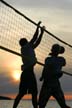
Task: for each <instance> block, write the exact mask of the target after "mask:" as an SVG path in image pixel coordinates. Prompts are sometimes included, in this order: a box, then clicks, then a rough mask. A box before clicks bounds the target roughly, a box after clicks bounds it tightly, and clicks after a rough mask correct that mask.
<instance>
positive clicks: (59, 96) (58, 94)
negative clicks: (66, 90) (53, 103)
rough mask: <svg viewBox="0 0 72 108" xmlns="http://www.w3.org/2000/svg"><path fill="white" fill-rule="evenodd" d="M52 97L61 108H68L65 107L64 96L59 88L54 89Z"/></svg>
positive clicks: (67, 107)
mask: <svg viewBox="0 0 72 108" xmlns="http://www.w3.org/2000/svg"><path fill="white" fill-rule="evenodd" d="M53 96H54V97H55V98H56V100H57V102H58V104H59V105H60V107H61V108H70V107H69V106H67V105H66V102H65V98H64V94H63V91H62V89H61V87H60V86H59V87H57V88H55V90H54V93H53Z"/></svg>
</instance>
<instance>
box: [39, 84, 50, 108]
mask: <svg viewBox="0 0 72 108" xmlns="http://www.w3.org/2000/svg"><path fill="white" fill-rule="evenodd" d="M50 95H51V89H50V88H47V87H44V86H42V89H41V92H40V95H39V108H45V106H46V104H47V101H48V100H49V97H50Z"/></svg>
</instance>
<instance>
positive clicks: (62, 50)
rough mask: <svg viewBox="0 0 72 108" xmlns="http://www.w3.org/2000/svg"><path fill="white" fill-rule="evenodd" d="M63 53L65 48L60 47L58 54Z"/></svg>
mask: <svg viewBox="0 0 72 108" xmlns="http://www.w3.org/2000/svg"><path fill="white" fill-rule="evenodd" d="M64 52H65V48H64V47H63V46H61V48H60V54H63V53H64Z"/></svg>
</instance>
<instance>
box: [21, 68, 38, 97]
mask: <svg viewBox="0 0 72 108" xmlns="http://www.w3.org/2000/svg"><path fill="white" fill-rule="evenodd" d="M19 92H20V93H24V94H27V93H29V94H36V95H37V92H38V91H37V82H36V78H35V75H34V72H33V67H30V68H28V69H25V70H24V71H23V72H22V74H21V78H20V85H19Z"/></svg>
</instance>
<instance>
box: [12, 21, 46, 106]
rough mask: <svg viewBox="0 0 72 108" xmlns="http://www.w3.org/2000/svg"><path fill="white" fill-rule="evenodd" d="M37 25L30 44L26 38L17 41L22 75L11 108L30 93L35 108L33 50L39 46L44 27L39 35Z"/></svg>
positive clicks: (34, 59)
mask: <svg viewBox="0 0 72 108" xmlns="http://www.w3.org/2000/svg"><path fill="white" fill-rule="evenodd" d="M40 23H41V22H39V23H38V25H37V29H36V31H35V33H34V36H33V38H32V39H31V41H30V42H28V40H27V39H26V38H22V39H20V41H19V44H20V46H21V55H22V62H23V65H22V66H21V69H22V74H21V79H20V86H19V93H18V95H17V97H16V99H15V102H14V105H13V108H16V107H17V106H18V104H19V102H20V100H21V98H22V97H23V96H24V95H25V94H27V93H30V94H31V95H32V104H33V107H34V108H37V92H38V91H37V82H36V77H35V74H34V66H35V64H36V62H37V59H36V55H35V52H34V49H35V48H36V47H37V46H38V45H39V44H40V41H41V39H42V36H43V33H44V26H43V27H42V28H40V30H41V32H40V33H39V26H40Z"/></svg>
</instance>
